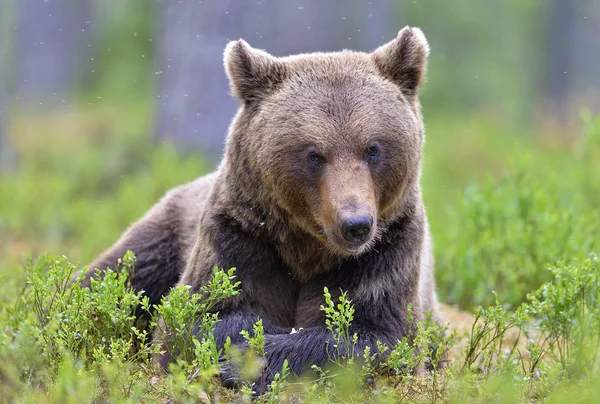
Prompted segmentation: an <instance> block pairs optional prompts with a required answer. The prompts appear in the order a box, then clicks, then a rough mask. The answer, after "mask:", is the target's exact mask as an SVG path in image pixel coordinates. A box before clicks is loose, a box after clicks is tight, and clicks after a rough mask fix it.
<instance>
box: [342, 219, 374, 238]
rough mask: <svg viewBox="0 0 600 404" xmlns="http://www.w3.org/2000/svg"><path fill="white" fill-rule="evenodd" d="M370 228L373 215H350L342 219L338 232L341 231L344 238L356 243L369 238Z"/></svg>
mask: <svg viewBox="0 0 600 404" xmlns="http://www.w3.org/2000/svg"><path fill="white" fill-rule="evenodd" d="M372 228H373V216H371V215H358V216H350V217H348V218H346V219H344V220H343V221H342V224H341V226H340V233H342V237H344V240H346V241H347V242H349V243H350V244H355V245H356V244H362V243H364V242H365V241H366V240H367V239H368V238H369V235H370V234H371V229H372Z"/></svg>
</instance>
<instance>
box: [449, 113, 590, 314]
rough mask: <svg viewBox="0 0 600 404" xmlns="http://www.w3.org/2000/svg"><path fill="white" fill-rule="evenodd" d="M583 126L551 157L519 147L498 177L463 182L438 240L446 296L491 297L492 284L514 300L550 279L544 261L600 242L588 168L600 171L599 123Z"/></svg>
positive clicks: (465, 300) (578, 253) (465, 303)
mask: <svg viewBox="0 0 600 404" xmlns="http://www.w3.org/2000/svg"><path fill="white" fill-rule="evenodd" d="M586 126H587V129H586V133H587V135H586V136H585V137H584V138H583V139H582V141H581V143H580V145H579V147H578V148H577V150H574V151H572V152H571V153H569V154H566V155H563V156H558V157H557V158H554V159H552V160H550V161H543V160H540V156H536V155H530V156H528V157H525V158H524V157H522V156H521V154H516V155H515V157H512V158H510V159H508V160H507V165H508V167H507V173H506V174H505V175H504V176H503V177H502V178H501V179H500V180H497V179H495V178H493V177H488V178H487V179H486V180H485V181H484V182H483V183H482V184H475V185H472V186H470V187H468V188H467V189H466V191H465V193H464V196H463V198H462V199H461V201H460V202H459V204H458V205H457V206H455V207H454V209H453V211H452V214H451V216H450V218H449V219H450V223H448V224H447V226H446V229H447V233H446V234H445V235H444V237H443V241H442V243H443V244H442V245H443V248H440V257H439V260H438V267H437V274H438V278H439V283H440V284H441V285H442V288H443V289H444V290H446V293H447V300H449V301H450V302H452V303H458V304H459V305H460V306H462V307H466V308H470V307H472V306H474V305H480V304H481V305H489V304H492V303H493V299H494V296H493V293H492V292H493V291H495V292H497V293H498V299H499V300H500V301H502V302H506V303H508V304H510V305H512V306H513V307H516V306H518V305H519V303H521V302H523V301H525V300H526V296H527V293H529V292H530V291H531V290H534V289H536V288H537V287H538V286H539V285H540V284H541V283H543V282H545V281H548V280H550V275H551V274H550V272H548V271H546V267H547V266H548V265H551V264H554V263H556V262H557V261H559V260H566V261H570V260H573V259H577V258H578V257H583V256H585V255H586V254H588V253H589V252H590V251H595V250H597V249H598V248H599V247H600V244H599V243H600V239H599V238H598V234H600V204H598V203H597V202H598V196H597V195H600V193H598V190H599V188H598V183H599V181H598V179H597V178H598V177H597V174H593V173H600V160H599V159H597V158H593V157H592V156H591V155H592V154H593V155H596V156H597V155H598V153H600V136H599V135H598V131H599V129H598V128H600V124H599V123H597V122H596V123H594V122H593V121H592V120H591V118H588V119H587V123H586ZM444 241H447V242H444ZM438 242H440V241H439V240H438ZM456 274H458V275H459V276H456Z"/></svg>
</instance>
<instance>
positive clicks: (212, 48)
mask: <svg viewBox="0 0 600 404" xmlns="http://www.w3.org/2000/svg"><path fill="white" fill-rule="evenodd" d="M234 3H237V2H234V1H227V0H219V1H203V2H196V1H193V2H192V1H183V2H180V1H171V0H162V1H161V0H159V11H158V13H159V17H158V19H159V26H158V35H157V36H158V52H157V67H156V75H157V78H158V113H157V116H158V123H157V126H156V129H155V135H154V136H155V140H157V141H163V142H164V140H165V139H170V140H172V141H173V142H174V143H175V144H176V145H177V146H178V147H179V148H181V149H185V148H190V147H191V148H195V149H200V150H202V151H204V152H205V153H207V155H209V157H210V158H211V159H213V160H215V161H217V160H218V159H219V153H221V150H222V148H223V140H224V138H225V132H226V130H227V125H228V124H229V121H230V120H231V118H232V115H233V112H234V111H235V106H236V102H235V100H233V99H232V98H231V96H230V95H229V91H228V89H229V87H228V83H227V79H226V76H225V72H224V71H223V49H224V48H225V45H226V43H227V41H228V40H229V39H232V38H238V37H240V36H241V32H239V30H238V28H237V27H238V24H237V22H238V21H237V20H236V18H235V17H236V15H235V13H234V11H236V6H235V5H234Z"/></svg>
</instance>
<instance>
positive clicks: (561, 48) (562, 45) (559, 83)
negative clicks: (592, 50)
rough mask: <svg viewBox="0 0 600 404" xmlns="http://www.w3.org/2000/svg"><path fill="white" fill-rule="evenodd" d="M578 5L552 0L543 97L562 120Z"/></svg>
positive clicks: (569, 76) (555, 115) (567, 96)
mask: <svg viewBox="0 0 600 404" xmlns="http://www.w3.org/2000/svg"><path fill="white" fill-rule="evenodd" d="M575 7H576V6H575V5H574V3H573V2H572V1H571V0H553V1H552V3H551V5H550V15H549V19H548V25H547V27H546V30H547V32H546V46H545V48H546V52H547V56H546V64H545V65H546V72H545V78H544V80H543V82H544V83H545V85H544V89H543V91H544V98H545V99H546V102H547V103H548V108H549V109H550V114H551V115H552V116H554V117H555V118H557V119H558V120H559V121H564V119H565V118H566V115H565V114H566V110H567V104H568V98H569V91H570V85H571V83H570V80H571V74H570V73H569V70H570V67H571V61H572V52H571V51H572V49H573V47H572V45H573V43H574V40H575V19H574V16H575Z"/></svg>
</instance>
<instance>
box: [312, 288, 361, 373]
mask: <svg viewBox="0 0 600 404" xmlns="http://www.w3.org/2000/svg"><path fill="white" fill-rule="evenodd" d="M323 296H324V297H325V306H323V305H321V311H323V312H324V313H325V326H326V327H327V329H328V330H329V331H330V332H331V334H332V337H333V346H332V347H331V348H333V349H334V350H335V351H336V354H335V355H334V356H333V357H332V358H331V359H332V360H334V361H352V358H353V357H354V354H355V352H354V346H355V344H356V341H357V338H358V336H357V335H356V334H352V335H351V334H350V325H351V324H352V320H353V319H354V307H353V306H352V302H351V301H350V300H348V298H347V297H346V292H344V291H341V292H340V296H339V297H338V303H337V305H336V304H335V303H334V301H333V299H332V297H331V293H329V289H327V287H325V288H324V289H323ZM328 352H330V347H328Z"/></svg>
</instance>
